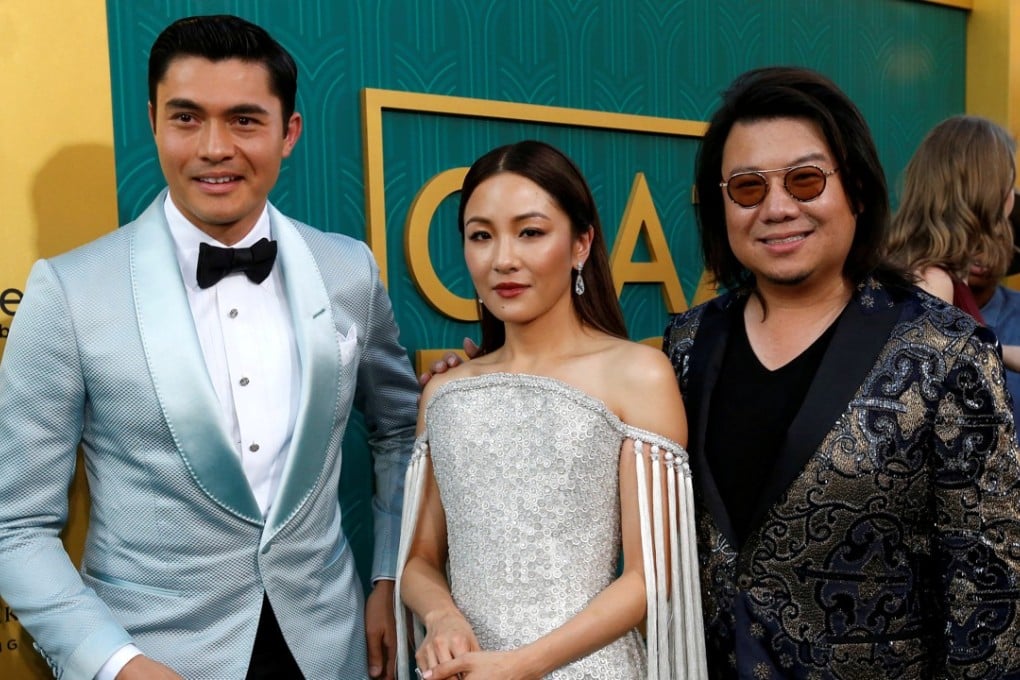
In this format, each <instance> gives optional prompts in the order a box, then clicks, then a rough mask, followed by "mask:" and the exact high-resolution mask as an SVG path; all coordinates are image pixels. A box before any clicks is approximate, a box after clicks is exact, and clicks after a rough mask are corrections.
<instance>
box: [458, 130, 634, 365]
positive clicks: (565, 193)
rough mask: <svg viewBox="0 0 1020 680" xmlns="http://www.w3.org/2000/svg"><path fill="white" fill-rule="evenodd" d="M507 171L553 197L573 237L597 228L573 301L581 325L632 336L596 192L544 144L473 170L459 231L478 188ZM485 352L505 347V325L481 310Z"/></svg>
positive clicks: (508, 151)
mask: <svg viewBox="0 0 1020 680" xmlns="http://www.w3.org/2000/svg"><path fill="white" fill-rule="evenodd" d="M504 172H512V173H514V174H515V175H520V176H521V177H524V178H526V179H529V180H531V181H532V182H534V183H535V184H537V185H538V186H540V187H542V189H543V190H544V191H545V192H546V193H547V194H549V195H550V196H552V198H553V199H554V200H555V201H556V203H557V204H558V205H559V207H560V209H561V210H563V212H564V213H566V214H567V217H569V218H570V226H571V232H572V234H573V236H574V238H575V239H576V238H580V237H581V236H583V235H584V233H585V232H586V231H588V228H589V227H590V228H591V229H592V241H591V250H590V252H589V254H588V260H587V261H586V262H585V264H584V284H585V292H584V295H578V294H577V293H575V292H573V291H574V286H573V283H574V280H575V278H576V276H577V270H574V269H572V270H571V284H572V285H571V287H570V290H571V293H570V297H571V301H572V302H573V307H574V311H575V312H576V313H577V316H578V318H579V319H580V320H581V322H582V323H584V324H586V325H589V326H592V327H593V328H597V329H598V330H600V331H603V332H605V333H608V334H610V335H614V336H616V337H619V338H626V337H627V326H626V324H625V323H624V320H623V311H622V310H621V309H620V301H619V300H618V299H617V297H616V288H615V287H614V286H613V276H612V272H611V271H610V269H609V253H608V251H607V250H606V241H605V238H604V236H603V235H602V222H601V221H600V220H599V213H598V210H597V209H596V208H595V200H594V199H593V198H592V195H591V189H590V188H588V182H587V181H585V179H584V176H583V175H582V174H581V171H580V170H578V169H577V166H576V165H575V164H574V162H573V161H572V160H570V159H569V158H568V157H567V156H566V155H565V154H564V153H563V152H562V151H560V150H559V149H556V148H555V147H553V146H550V145H549V144H546V143H545V142H537V141H532V140H528V141H523V142H517V143H516V144H509V145H507V146H501V147H499V148H496V149H493V150H492V151H490V152H488V153H487V154H485V155H484V156H482V157H481V158H479V159H478V160H477V161H475V162H474V164H473V165H472V166H471V168H470V169H469V170H468V173H467V175H466V176H465V177H464V184H463V186H462V187H461V190H460V208H459V210H458V211H457V227H458V228H459V229H460V233H461V237H462V238H463V236H464V208H465V206H466V205H467V202H468V199H470V198H471V194H473V193H474V191H475V189H476V188H477V187H478V185H479V184H481V183H482V182H484V181H485V180H487V179H489V178H490V177H493V176H495V175H498V174H500V173H504ZM480 307H481V309H480V317H481V325H482V344H481V353H482V354H488V353H489V352H492V351H494V350H497V349H499V348H500V347H502V346H503V343H504V342H506V329H505V328H504V326H503V322H502V321H500V320H499V319H497V318H496V317H495V316H494V315H493V314H492V312H490V311H489V310H488V309H486V308H485V307H484V306H481V305H480Z"/></svg>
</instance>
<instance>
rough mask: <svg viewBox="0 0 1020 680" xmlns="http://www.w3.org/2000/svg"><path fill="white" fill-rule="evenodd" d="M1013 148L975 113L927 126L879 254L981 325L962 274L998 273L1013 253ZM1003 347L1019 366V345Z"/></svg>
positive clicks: (1015, 367) (1009, 362) (1007, 358)
mask: <svg viewBox="0 0 1020 680" xmlns="http://www.w3.org/2000/svg"><path fill="white" fill-rule="evenodd" d="M1015 149H1016V143H1015V142H1014V140H1013V138H1012V137H1011V136H1010V135H1009V133H1008V132H1006V131H1005V130H1004V129H1002V128H1001V127H999V126H998V125H996V124H995V123H993V122H992V121H990V120H988V119H986V118H981V117H980V116H953V117H952V118H948V119H946V120H944V121H942V122H941V123H939V124H938V125H936V126H935V127H934V128H932V129H931V131H930V132H929V133H928V134H927V135H926V136H925V138H924V139H923V140H922V141H921V144H920V146H918V147H917V151H915V152H914V155H913V157H912V158H911V159H910V162H909V163H908V164H907V167H906V170H904V179H903V196H902V199H901V201H900V208H899V210H898V211H897V212H896V216H895V217H894V218H893V222H892V228H891V229H890V231H889V237H888V240H887V243H886V247H885V254H884V256H885V259H886V260H887V261H889V262H892V263H893V264H895V265H897V266H901V267H903V268H904V269H905V270H907V271H912V272H914V274H915V276H916V277H917V285H918V286H920V287H921V288H923V289H924V290H926V291H928V292H929V293H931V294H932V295H935V296H937V297H939V298H942V299H943V300H945V301H946V302H949V303H951V304H953V305H956V306H957V307H959V308H960V309H962V310H963V311H965V312H967V313H969V314H970V315H971V316H973V317H974V318H976V319H977V320H978V321H979V322H981V323H984V322H985V321H984V318H982V316H981V310H980V308H979V306H978V304H977V302H976V300H975V299H974V296H973V294H972V293H971V291H970V289H969V288H968V287H967V276H968V275H969V273H970V271H971V269H972V268H974V267H980V268H981V269H984V270H987V271H992V272H1000V273H1004V272H1005V271H1006V268H1007V267H1008V266H1009V263H1010V261H1011V260H1012V259H1013V229H1012V227H1011V226H1010V223H1009V213H1010V211H1011V210H1012V209H1013V200H1014V198H1013V185H1014V182H1015V180H1016V169H1015V167H1016V166H1015ZM1002 349H1003V362H1004V363H1005V364H1006V367H1007V368H1009V369H1011V370H1014V371H1018V370H1020V346H1015V345H1007V346H1004V347H1003V348H1002ZM1017 396H1020V395H1017Z"/></svg>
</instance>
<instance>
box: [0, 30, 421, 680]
mask: <svg viewBox="0 0 1020 680" xmlns="http://www.w3.org/2000/svg"><path fill="white" fill-rule="evenodd" d="M296 76H297V72H296V67H295V66H294V64H293V60H292V59H291V58H290V55H288V54H287V53H286V52H285V51H284V50H283V48H281V47H280V46H279V45H278V44H276V42H275V41H273V40H272V38H270V37H269V36H268V34H266V33H265V32H264V31H263V30H262V29H260V28H258V27H256V26H254V25H252V24H250V23H248V22H246V21H243V20H240V19H237V18H236V17H224V16H220V17H196V18H191V19H184V20H181V21H178V22H175V23H174V24H172V25H171V26H170V27H169V28H167V30H166V31H164V33H163V34H162V35H161V36H160V37H159V38H157V40H156V43H155V44H154V45H153V50H152V54H151V55H150V64H149V81H150V102H149V111H150V118H151V123H152V127H153V132H154V136H155V139H156V146H157V150H158V152H159V159H160V164H161V167H162V168H163V172H164V175H165V176H166V179H167V183H168V185H169V188H168V190H167V191H165V192H163V193H162V194H161V195H160V196H159V197H157V198H156V200H155V201H154V202H153V203H152V205H151V206H150V207H149V208H148V209H147V210H146V211H145V212H144V213H143V214H142V215H141V217H139V218H138V219H137V220H136V221H134V222H132V223H131V224H129V225H127V226H124V227H122V228H121V229H119V230H117V231H116V232H114V233H112V234H109V235H107V236H105V237H103V238H100V239H99V240H97V241H95V242H93V243H90V244H88V245H85V246H83V247H81V248H79V249H77V250H74V251H72V252H70V253H67V254H65V255H61V256H59V257H55V258H52V259H50V260H43V261H40V262H38V263H37V264H36V265H35V266H34V268H33V269H32V273H31V275H30V278H29V283H28V286H27V289H26V292H25V295H24V299H23V301H22V303H21V305H20V307H19V310H18V315H17V318H16V321H15V323H14V324H13V328H12V330H11V332H10V336H9V338H8V343H7V349H6V355H5V356H4V359H3V362H2V363H0V498H2V499H3V502H2V503H0V595H2V596H3V598H4V599H6V600H7V602H8V603H9V604H10V605H11V607H12V608H13V610H14V611H15V612H16V613H17V615H18V616H19V618H20V620H21V622H22V623H23V625H24V626H25V628H26V629H27V630H28V631H29V632H30V633H31V634H32V636H33V637H34V638H35V641H36V644H37V647H38V648H39V650H40V651H41V652H42V654H43V655H44V656H45V657H46V658H47V660H48V661H49V662H50V664H51V666H52V667H53V669H54V672H55V674H56V675H57V676H58V677H63V678H67V679H69V680H70V679H79V678H81V679H85V680H90V679H91V678H104V677H109V678H113V677H116V678H118V680H126V679H128V678H177V677H185V678H188V679H189V680H192V679H196V678H209V679H215V680H223V679H229V678H245V677H248V678H270V677H286V678H291V677H300V676H302V675H303V676H304V677H307V678H334V679H337V680H351V679H354V678H364V677H368V676H369V675H372V676H378V677H383V676H390V675H392V657H391V656H388V651H389V650H390V649H391V647H390V645H393V644H394V643H395V632H394V630H393V623H392V614H391V612H392V581H390V580H389V579H392V577H393V575H394V573H393V570H394V566H395V564H394V563H395V558H396V548H397V543H398V539H399V536H398V533H399V525H400V512H401V499H402V495H403V474H404V469H405V466H406V462H407V460H408V457H409V455H410V451H411V445H412V439H413V434H414V426H415V414H416V408H417V406H416V403H417V397H418V387H417V382H416V380H415V377H414V375H413V372H412V370H411V366H410V364H409V362H408V359H407V355H406V353H405V351H404V349H403V348H402V347H401V346H400V344H399V343H398V339H397V328H396V325H395V323H394V319H393V314H392V310H391V306H390V302H389V300H388V298H387V296H386V293H385V291H384V289H383V288H382V285H381V283H380V281H379V276H378V270H377V267H376V265H375V262H374V260H373V258H372V255H371V253H370V252H369V250H368V249H367V247H366V246H365V245H364V244H362V243H360V242H358V241H355V240H353V239H350V238H347V237H345V236H341V235H338V234H327V233H323V232H320V231H317V230H315V229H312V228H310V227H307V226H305V225H302V224H299V223H297V222H295V221H293V220H291V219H289V218H287V217H285V216H284V215H282V214H281V213H280V212H279V211H277V210H276V209H275V208H273V206H272V205H270V204H269V203H268V202H267V195H268V193H269V190H270V189H271V188H272V186H273V185H274V184H275V182H276V178H277V176H278V173H279V169H280V164H281V162H282V159H283V158H285V157H287V156H288V155H289V154H290V152H291V150H292V149H293V146H294V144H295V143H296V142H297V139H298V137H299V136H300V132H301V116H300V115H299V114H297V113H294V110H293V109H294V98H295V90H296V82H297V80H296ZM262 235H265V236H268V237H269V238H271V239H273V240H274V241H263V240H262V239H261V238H259V237H260V236H262ZM256 239H258V242H257V243H256V244H255V247H254V248H252V249H251V250H248V249H246V248H242V246H247V245H250V244H251V243H252V242H253V241H255V240H256ZM274 244H275V245H274ZM210 245H228V246H237V248H236V249H234V250H226V251H214V249H211V248H209V246H210ZM274 247H275V264H274V260H273V258H272V257H271V256H270V257H268V258H265V257H264V256H265V255H266V252H265V251H266V250H267V249H268V250H270V251H272V250H273V249H274ZM206 250H209V251H210V252H220V253H221V254H222V255H223V256H225V257H226V265H223V264H222V262H221V265H222V266H221V267H220V270H219V271H218V273H217V274H216V276H213V277H212V279H210V278H209V275H208V273H207V274H205V275H203V274H201V273H199V272H201V271H202V270H201V267H202V261H203V257H204V255H202V253H203V252H204V251H206ZM196 256H197V260H198V265H197V266H198V269H197V270H196V268H195V266H196V265H195V261H196ZM231 261H233V264H234V265H237V266H238V267H239V269H238V271H236V272H231V270H230V269H229V267H228V266H227V265H229V264H230V263H231ZM219 276H222V277H223V278H222V279H221V280H219V282H218V283H213V282H212V281H213V280H214V279H215V278H217V277H219ZM266 384H269V385H271V386H272V388H273V389H270V390H267V389H266ZM352 407H357V408H359V410H361V411H362V412H363V413H364V415H365V419H366V423H367V425H368V429H369V432H370V443H371V446H372V452H373V460H374V470H375V477H376V489H375V500H374V515H375V520H374V526H375V555H374V563H373V572H372V578H373V583H374V584H375V585H374V588H373V590H372V592H371V594H370V595H369V596H368V598H367V602H366V598H365V597H364V595H363V592H362V588H361V585H360V580H359V578H358V575H357V574H356V572H355V565H354V560H353V557H352V555H351V550H350V547H349V546H348V543H347V539H346V538H345V536H344V533H343V531H342V529H341V510H340V506H339V502H338V484H339V476H340V468H341V462H342V452H341V440H342V439H343V435H344V430H345V428H346V426H347V422H348V416H349V414H350V411H351V408H352ZM79 444H80V445H81V447H82V449H83V450H84V454H85V458H84V460H85V466H86V472H87V475H88V481H89V489H90V498H91V514H90V519H89V531H88V536H87V540H86V546H85V552H84V557H83V559H82V565H81V568H80V571H79V570H78V569H76V568H75V567H74V566H73V564H72V563H71V561H70V559H69V558H68V556H67V554H66V552H65V551H64V549H63V547H62V545H61V542H60V536H59V533H60V530H61V528H62V526H63V524H64V522H65V520H66V516H67V507H68V502H67V490H68V486H69V483H70V481H71V478H72V474H73V471H74V466H75V455H76V449H77V447H78V446H79ZM366 624H367V625H366ZM366 628H367V630H368V633H367V636H368V640H367V642H366ZM369 659H371V660H369ZM370 666H371V668H370Z"/></svg>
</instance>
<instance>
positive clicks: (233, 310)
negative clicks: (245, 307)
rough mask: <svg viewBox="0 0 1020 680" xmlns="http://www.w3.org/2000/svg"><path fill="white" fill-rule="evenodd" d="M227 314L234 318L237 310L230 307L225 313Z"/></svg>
mask: <svg viewBox="0 0 1020 680" xmlns="http://www.w3.org/2000/svg"><path fill="white" fill-rule="evenodd" d="M227 316H229V317H230V318H231V319H236V318H237V310H236V309H231V310H230V311H229V312H228V313H227Z"/></svg>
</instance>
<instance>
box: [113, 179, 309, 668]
mask: <svg viewBox="0 0 1020 680" xmlns="http://www.w3.org/2000/svg"><path fill="white" fill-rule="evenodd" d="M163 208H164V210H165V211H166V219H167V223H168V224H169V225H170V234H171V236H172V237H173V241H174V245H175V247H176V255H177V262H178V264H179V265H180V268H181V276H182V277H183V280H184V288H185V290H186V291H187V294H188V304H189V305H190V306H191V316H192V318H193V320H194V322H195V330H196V332H197V333H198V340H199V343H200V344H201V346H202V355H203V357H204V359H205V366H206V369H207V371H208V374H209V379H210V381H211V382H212V386H213V388H214V389H215V390H216V396H217V397H218V398H219V403H220V417H221V418H222V422H223V424H224V425H225V426H226V429H227V432H228V434H229V435H230V438H231V441H232V442H233V443H234V451H235V452H236V453H237V455H238V457H239V458H240V460H241V466H242V467H243V468H244V474H245V477H246V478H247V480H248V484H249V485H250V486H251V490H252V493H254V495H255V500H256V501H257V502H258V505H259V508H260V509H261V510H262V516H263V517H265V516H266V515H267V514H268V512H269V509H270V507H272V504H273V499H274V498H275V497H276V492H277V489H278V488H279V485H280V478H281V476H282V474H283V469H284V465H285V464H286V462H287V454H288V450H289V447H290V441H291V437H292V436H293V433H294V421H295V417H296V414H297V407H298V399H299V395H300V375H301V372H300V365H299V360H298V352H297V344H296V342H295V338H294V328H293V324H292V323H291V315H290V305H289V304H288V303H287V295H286V290H285V289H284V282H283V274H282V272H281V270H280V267H279V266H278V265H279V262H277V263H276V266H274V267H273V270H272V272H271V273H270V274H269V276H268V277H267V278H266V279H265V280H264V281H262V283H258V284H256V283H253V282H252V281H250V280H249V279H248V277H247V276H245V275H244V274H243V273H235V274H229V275H227V276H225V277H224V278H223V279H222V280H221V281H220V282H219V283H217V284H215V285H213V286H210V287H209V288H205V289H202V288H199V286H198V280H197V278H196V275H195V272H196V268H197V266H198V249H199V245H200V244H202V243H208V244H209V245H213V246H218V247H222V246H223V244H221V243H218V242H217V241H216V240H215V239H213V238H212V237H210V236H209V235H207V234H206V233H205V232H203V231H201V230H200V229H198V228H197V227H195V226H194V225H193V224H191V222H189V221H188V220H187V218H185V217H184V215H183V214H181V211H180V210H178V209H177V206H175V205H174V203H173V201H172V200H170V195H169V194H167V197H166V202H165V203H164V204H163ZM261 238H272V234H271V233H270V224H269V213H268V211H267V210H266V209H263V211H262V215H261V216H260V217H259V219H258V221H257V222H256V223H255V226H254V227H253V228H252V230H251V231H250V232H248V234H247V235H246V236H245V237H244V238H243V239H241V240H240V241H239V242H238V243H236V244H234V246H233V247H235V248H246V247H248V246H251V245H252V244H253V243H255V242H256V241H258V240H259V239H261ZM141 653H142V652H141V650H140V649H139V648H138V647H137V646H135V645H133V644H129V645H126V646H124V647H121V648H120V649H118V650H117V651H116V652H115V653H114V654H113V656H111V657H110V658H109V659H108V660H107V661H106V663H105V664H103V667H102V668H101V669H100V670H99V673H97V674H96V680H114V678H115V677H116V675H117V673H119V672H120V670H121V669H122V668H123V667H124V666H125V665H126V664H127V662H128V661H130V660H131V659H133V658H134V657H135V656H137V655H138V654H141Z"/></svg>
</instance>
